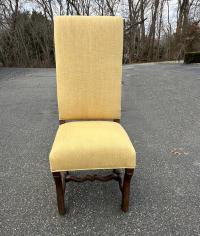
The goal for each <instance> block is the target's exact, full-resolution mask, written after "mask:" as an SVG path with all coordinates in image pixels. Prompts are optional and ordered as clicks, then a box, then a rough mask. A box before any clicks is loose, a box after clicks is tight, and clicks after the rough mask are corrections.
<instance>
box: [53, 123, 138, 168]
mask: <svg viewBox="0 0 200 236" xmlns="http://www.w3.org/2000/svg"><path fill="white" fill-rule="evenodd" d="M135 165H136V153H135V150H134V148H133V146H132V144H131V141H130V139H129V137H128V135H127V133H126V131H125V130H124V129H123V127H122V126H121V125H120V124H118V123H116V122H112V121H78V122H68V123H65V124H63V125H60V126H59V128H58V131H57V134H56V137H55V141H54V143H53V147H52V150H51V153H50V168H51V171H52V172H56V171H67V170H69V171H70V170H91V169H117V168H134V167H135Z"/></svg>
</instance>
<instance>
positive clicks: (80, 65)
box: [49, 16, 136, 214]
mask: <svg viewBox="0 0 200 236" xmlns="http://www.w3.org/2000/svg"><path fill="white" fill-rule="evenodd" d="M54 39H55V58H56V80H57V99H58V111H59V124H60V125H59V128H58V131H57V134H56V137H55V140H54V143H53V146H52V149H51V152H50V156H49V160H50V169H51V172H52V174H53V178H54V181H55V186H56V193H57V204H58V211H59V213H60V214H64V213H65V199H64V195H65V193H64V192H65V184H66V182H70V181H75V182H84V181H94V180H98V181H109V180H116V181H118V183H119V188H120V190H121V192H122V203H121V209H122V211H124V212H126V211H128V207H129V192H130V182H131V177H132V175H133V171H134V168H135V166H136V152H135V149H134V147H133V145H132V143H131V141H130V139H129V137H128V135H127V133H126V131H125V130H124V128H123V127H122V126H121V125H120V117H121V78H122V50H123V20H122V18H121V17H115V16H58V17H56V18H55V20H54ZM98 169H110V170H112V171H111V174H109V175H106V176H102V175H90V174H88V175H85V176H76V175H72V174H70V172H71V171H80V172H81V171H82V170H88V171H89V170H98ZM119 169H125V174H124V178H123V181H122V177H121V173H120V171H119ZM78 173H79V172H78Z"/></svg>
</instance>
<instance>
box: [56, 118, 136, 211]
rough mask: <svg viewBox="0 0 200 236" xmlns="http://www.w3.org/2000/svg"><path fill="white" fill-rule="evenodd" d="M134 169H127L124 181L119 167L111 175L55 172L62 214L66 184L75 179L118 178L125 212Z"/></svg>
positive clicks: (60, 121)
mask: <svg viewBox="0 0 200 236" xmlns="http://www.w3.org/2000/svg"><path fill="white" fill-rule="evenodd" d="M113 121H114V122H118V123H120V119H114V120H113ZM66 122H67V121H65V120H59V124H60V125H62V124H64V123H66ZM133 173H134V169H125V173H124V178H123V183H122V177H121V173H120V171H119V170H118V169H113V172H112V173H111V174H109V175H105V176H102V175H85V176H80V177H78V176H74V175H70V174H69V171H66V172H53V173H52V174H53V178H54V181H55V186H56V195H57V205H58V211H59V213H60V215H64V214H65V185H66V183H67V182H70V181H74V182H78V183H82V182H85V181H91V182H93V181H95V180H97V181H102V182H107V181H111V180H116V181H117V182H118V184H119V188H120V190H121V192H122V203H121V209H122V211H124V212H127V211H128V209H129V195H130V183H131V178H132V176H133Z"/></svg>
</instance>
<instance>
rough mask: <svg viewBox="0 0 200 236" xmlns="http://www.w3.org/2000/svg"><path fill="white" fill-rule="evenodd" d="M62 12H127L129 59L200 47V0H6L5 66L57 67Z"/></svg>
mask: <svg viewBox="0 0 200 236" xmlns="http://www.w3.org/2000/svg"><path fill="white" fill-rule="evenodd" d="M56 15H121V16H122V17H123V18H124V19H125V27H124V55H123V62H124V63H137V62H151V61H165V60H181V59H182V58H183V56H184V53H185V52H186V51H200V0H32V1H25V0H0V65H1V66H19V67H54V66H55V60H54V45H53V18H54V16H56Z"/></svg>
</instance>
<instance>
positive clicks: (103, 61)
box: [54, 16, 123, 120]
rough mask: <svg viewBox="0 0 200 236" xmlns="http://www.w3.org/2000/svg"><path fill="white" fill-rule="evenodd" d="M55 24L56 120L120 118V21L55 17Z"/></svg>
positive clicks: (121, 39) (121, 43)
mask: <svg viewBox="0 0 200 236" xmlns="http://www.w3.org/2000/svg"><path fill="white" fill-rule="evenodd" d="M54 27H55V28H54V39H55V55H56V75H57V96H58V109H59V119H60V120H67V119H114V118H116V119H117V118H120V113H121V74H122V48H123V20H122V19H121V18H120V17H113V16H58V17H56V18H55V22H54Z"/></svg>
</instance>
